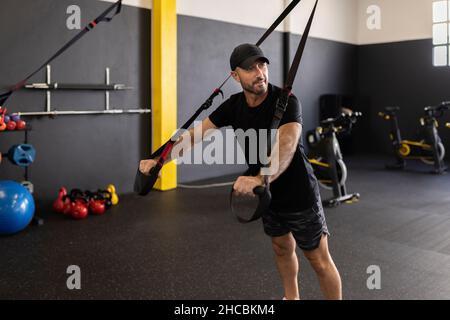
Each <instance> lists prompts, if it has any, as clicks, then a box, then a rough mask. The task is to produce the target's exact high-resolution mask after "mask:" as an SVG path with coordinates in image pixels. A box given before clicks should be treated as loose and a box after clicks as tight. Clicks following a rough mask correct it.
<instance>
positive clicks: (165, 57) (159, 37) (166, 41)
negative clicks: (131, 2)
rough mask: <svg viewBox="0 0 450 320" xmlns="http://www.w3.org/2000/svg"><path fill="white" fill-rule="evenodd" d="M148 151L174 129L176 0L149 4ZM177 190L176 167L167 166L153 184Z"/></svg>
mask: <svg viewBox="0 0 450 320" xmlns="http://www.w3.org/2000/svg"><path fill="white" fill-rule="evenodd" d="M151 32H152V49H151V50H152V67H151V69H152V71H151V72H152V89H151V94H152V148H153V151H155V150H156V149H158V148H159V147H160V146H161V145H162V144H163V143H165V142H166V141H167V140H168V139H169V138H170V137H171V135H172V134H173V133H174V132H175V130H176V129H177V12H176V0H153V5H152V31H151ZM176 187H177V168H176V165H175V163H174V162H171V163H167V164H166V165H164V167H163V169H162V170H161V177H160V178H159V179H158V181H157V182H156V184H155V188H156V189H159V190H162V191H164V190H170V189H173V188H176Z"/></svg>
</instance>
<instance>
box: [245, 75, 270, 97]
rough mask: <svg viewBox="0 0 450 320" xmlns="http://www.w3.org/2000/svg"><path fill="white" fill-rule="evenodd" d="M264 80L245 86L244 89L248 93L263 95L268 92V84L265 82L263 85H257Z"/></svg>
mask: <svg viewBox="0 0 450 320" xmlns="http://www.w3.org/2000/svg"><path fill="white" fill-rule="evenodd" d="M261 80H262V79H258V80H257V81H255V82H253V83H252V84H251V85H245V86H244V87H243V89H244V90H245V91H247V92H250V93H253V94H254V95H256V96H260V95H263V94H265V93H266V92H267V83H266V81H265V80H264V82H263V84H262V85H257V86H256V84H257V83H259V82H260V81H261Z"/></svg>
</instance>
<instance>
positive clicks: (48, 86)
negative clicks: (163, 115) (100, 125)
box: [16, 65, 151, 116]
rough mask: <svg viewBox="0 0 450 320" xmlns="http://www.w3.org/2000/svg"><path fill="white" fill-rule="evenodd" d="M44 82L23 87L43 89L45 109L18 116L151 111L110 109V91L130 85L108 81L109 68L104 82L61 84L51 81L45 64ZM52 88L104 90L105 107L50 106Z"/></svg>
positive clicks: (49, 70) (149, 111)
mask: <svg viewBox="0 0 450 320" xmlns="http://www.w3.org/2000/svg"><path fill="white" fill-rule="evenodd" d="M46 71H47V72H46V75H47V77H46V78H47V79H46V83H31V84H26V85H25V89H32V90H45V91H46V110H45V111H37V112H16V114H18V115H20V116H58V115H89V114H125V113H141V114H143V113H151V109H111V106H110V103H109V95H110V91H119V90H130V89H132V87H127V86H125V85H124V84H111V82H110V74H111V72H110V68H106V70H105V83H104V84H62V83H57V82H55V83H51V66H50V65H47V69H46ZM53 90H101V91H105V107H104V109H103V110H84V111H80V110H73V111H60V110H55V109H53V108H52V105H51V91H53Z"/></svg>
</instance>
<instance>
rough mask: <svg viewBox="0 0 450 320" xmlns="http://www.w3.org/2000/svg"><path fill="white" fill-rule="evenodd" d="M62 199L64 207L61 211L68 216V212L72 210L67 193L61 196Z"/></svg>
mask: <svg viewBox="0 0 450 320" xmlns="http://www.w3.org/2000/svg"><path fill="white" fill-rule="evenodd" d="M63 201H64V208H63V211H62V213H63V214H64V215H66V216H69V215H70V213H71V212H72V200H71V199H70V197H69V196H68V195H66V196H63Z"/></svg>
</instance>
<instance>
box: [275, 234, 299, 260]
mask: <svg viewBox="0 0 450 320" xmlns="http://www.w3.org/2000/svg"><path fill="white" fill-rule="evenodd" d="M295 246H296V243H295V240H294V238H293V237H292V235H291V234H287V235H285V236H281V237H273V238H272V247H273V251H274V252H275V254H276V255H277V256H290V255H292V254H294V252H295Z"/></svg>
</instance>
